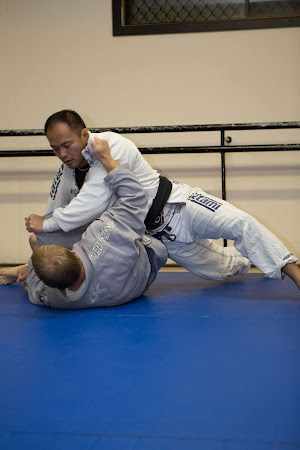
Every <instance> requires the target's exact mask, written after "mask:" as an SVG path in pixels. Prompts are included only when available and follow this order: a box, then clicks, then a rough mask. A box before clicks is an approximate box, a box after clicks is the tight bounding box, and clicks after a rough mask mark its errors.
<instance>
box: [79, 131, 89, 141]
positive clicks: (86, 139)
mask: <svg viewBox="0 0 300 450" xmlns="http://www.w3.org/2000/svg"><path fill="white" fill-rule="evenodd" d="M81 136H82V137H83V139H84V140H85V142H87V141H88V138H89V130H88V129H87V128H84V129H83V130H82V132H81Z"/></svg>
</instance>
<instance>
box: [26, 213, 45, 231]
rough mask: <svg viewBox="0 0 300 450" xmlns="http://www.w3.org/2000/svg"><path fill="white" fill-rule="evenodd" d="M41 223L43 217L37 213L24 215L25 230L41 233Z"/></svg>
mask: <svg viewBox="0 0 300 450" xmlns="http://www.w3.org/2000/svg"><path fill="white" fill-rule="evenodd" d="M43 223H44V217H42V216H38V215H37V214H30V216H28V217H25V225H26V230H27V231H30V232H32V233H43V231H44V229H43Z"/></svg>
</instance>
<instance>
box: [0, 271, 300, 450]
mask: <svg viewBox="0 0 300 450" xmlns="http://www.w3.org/2000/svg"><path fill="white" fill-rule="evenodd" d="M299 300H300V295H299V291H298V290H297V288H296V287H295V285H294V284H293V283H292V282H291V281H290V280H288V279H286V280H284V281H281V280H269V279H266V278H264V277H263V276H262V275H260V274H250V275H246V276H240V277H236V278H234V279H230V280H226V281H225V282H207V281H202V280H200V279H199V278H197V277H196V276H194V275H192V274H190V273H186V272H182V273H174V272H173V273H169V272H161V273H159V276H158V279H157V280H156V281H155V283H154V284H153V285H152V286H151V288H150V290H149V291H148V292H147V294H146V295H145V296H144V297H142V298H140V299H138V300H135V301H133V302H131V303H129V304H127V305H123V306H120V307H115V308H103V309H90V310H77V311H57V310H52V309H47V308H44V307H39V306H34V305H31V304H30V303H29V302H28V300H27V295H26V293H25V292H24V290H23V288H22V287H21V286H17V285H13V286H0V333H1V340H0V356H1V360H0V361H1V370H0V399H1V406H0V449H1V450H17V449H18V450H27V449H28V450H29V449H30V450H37V449H38V450H48V449H49V450H58V449H63V450H65V449H68V448H70V449H72V450H77V449H78V450H100V449H101V450H116V449H118V450H119V449H122V450H127V449H128V450H129V449H130V450H136V449H138V450H148V449H149V450H150V449H151V450H156V449H157V450H160V449H163V450H194V449H197V450H198V449H207V450H250V449H251V450H252V449H255V450H271V449H272V450H275V449H276V450H278V449H279V450H289V449H291V450H296V449H297V450H299V449H300V301H299Z"/></svg>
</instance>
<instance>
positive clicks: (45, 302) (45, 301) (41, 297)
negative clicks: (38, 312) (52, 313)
mask: <svg viewBox="0 0 300 450" xmlns="http://www.w3.org/2000/svg"><path fill="white" fill-rule="evenodd" d="M38 298H39V301H40V302H41V304H42V305H44V306H48V308H51V305H50V303H49V302H48V298H47V292H46V287H45V286H43V287H42V289H41V290H40V291H39V293H38Z"/></svg>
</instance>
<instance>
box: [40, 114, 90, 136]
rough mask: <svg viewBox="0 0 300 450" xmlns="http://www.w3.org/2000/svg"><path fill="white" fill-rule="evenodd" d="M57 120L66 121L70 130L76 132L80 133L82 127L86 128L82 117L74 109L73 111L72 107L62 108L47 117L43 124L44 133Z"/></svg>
mask: <svg viewBox="0 0 300 450" xmlns="http://www.w3.org/2000/svg"><path fill="white" fill-rule="evenodd" d="M59 122H63V123H66V124H67V125H68V126H69V127H70V128H71V129H72V130H74V131H76V132H78V133H80V132H81V130H83V128H86V125H85V123H84V121H83V119H82V118H81V117H80V115H79V114H78V113H77V112H76V111H73V110H72V109H63V110H62V111H58V112H56V113H54V114H52V115H51V116H50V117H48V119H47V120H46V123H45V126H44V131H45V134H47V132H48V130H49V128H51V127H52V126H53V125H55V124H56V123H59Z"/></svg>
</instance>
